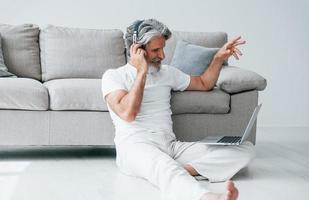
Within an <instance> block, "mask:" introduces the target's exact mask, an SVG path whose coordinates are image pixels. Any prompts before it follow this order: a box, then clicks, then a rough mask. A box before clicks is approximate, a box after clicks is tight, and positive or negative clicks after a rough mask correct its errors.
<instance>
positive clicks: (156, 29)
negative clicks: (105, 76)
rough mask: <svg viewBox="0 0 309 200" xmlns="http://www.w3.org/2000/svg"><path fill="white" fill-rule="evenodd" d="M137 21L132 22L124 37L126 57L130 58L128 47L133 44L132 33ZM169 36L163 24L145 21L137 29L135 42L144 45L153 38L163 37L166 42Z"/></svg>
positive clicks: (153, 20)
mask: <svg viewBox="0 0 309 200" xmlns="http://www.w3.org/2000/svg"><path fill="white" fill-rule="evenodd" d="M138 21H139V20H136V21H134V22H133V23H132V24H131V25H130V26H129V27H127V32H126V34H125V37H124V39H125V45H126V51H127V55H128V56H130V47H131V45H132V44H133V32H134V28H135V25H136V23H138ZM171 35H172V33H171V31H170V30H169V29H168V28H167V26H166V25H164V24H163V23H161V22H159V21H158V20H155V19H145V20H144V21H143V22H142V23H141V24H140V25H139V27H138V37H137V40H136V41H137V43H138V44H142V45H146V44H147V43H148V42H149V41H150V40H151V39H152V38H153V37H155V36H163V37H164V38H165V39H166V40H168V39H169V38H170V37H171Z"/></svg>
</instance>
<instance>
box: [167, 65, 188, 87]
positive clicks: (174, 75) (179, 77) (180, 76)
mask: <svg viewBox="0 0 309 200" xmlns="http://www.w3.org/2000/svg"><path fill="white" fill-rule="evenodd" d="M169 69H170V70H169V71H170V72H169V73H170V75H171V81H172V89H173V90H174V91H178V90H179V91H184V90H185V89H186V88H187V87H188V86H189V84H190V81H191V77H190V75H188V74H186V73H184V72H182V71H181V70H179V69H177V68H176V67H173V66H169Z"/></svg>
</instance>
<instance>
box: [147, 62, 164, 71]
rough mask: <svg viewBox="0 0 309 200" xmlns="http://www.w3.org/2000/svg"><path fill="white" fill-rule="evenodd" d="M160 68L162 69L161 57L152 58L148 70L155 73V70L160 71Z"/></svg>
mask: <svg viewBox="0 0 309 200" xmlns="http://www.w3.org/2000/svg"><path fill="white" fill-rule="evenodd" d="M160 69H161V59H159V58H154V59H152V60H151V62H150V63H149V65H148V72H149V73H155V72H159V71H160Z"/></svg>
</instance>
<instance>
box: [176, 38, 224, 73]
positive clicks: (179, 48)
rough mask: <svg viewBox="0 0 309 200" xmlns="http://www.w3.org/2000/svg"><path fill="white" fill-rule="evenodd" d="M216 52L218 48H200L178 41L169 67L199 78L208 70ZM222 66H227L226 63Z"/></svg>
mask: <svg viewBox="0 0 309 200" xmlns="http://www.w3.org/2000/svg"><path fill="white" fill-rule="evenodd" d="M218 50H219V48H209V47H202V46H198V45H194V44H190V43H188V42H187V41H184V40H179V41H178V42H177V45H176V48H175V52H174V56H173V58H172V62H171V65H172V66H174V67H176V68H178V69H180V70H181V71H183V72H184V73H186V74H189V75H191V76H199V75H201V74H202V73H203V72H204V71H205V70H206V69H207V68H208V66H209V65H210V63H211V61H212V59H213V57H214V55H215V54H216V53H217V51H218ZM223 65H227V61H225V62H224V63H223Z"/></svg>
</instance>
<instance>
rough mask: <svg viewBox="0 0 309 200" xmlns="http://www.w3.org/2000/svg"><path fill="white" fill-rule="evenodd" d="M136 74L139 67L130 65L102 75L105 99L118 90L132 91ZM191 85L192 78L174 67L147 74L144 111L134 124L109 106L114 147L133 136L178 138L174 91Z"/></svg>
mask: <svg viewBox="0 0 309 200" xmlns="http://www.w3.org/2000/svg"><path fill="white" fill-rule="evenodd" d="M136 74H137V70H136V68H135V67H133V66H132V65H131V64H129V63H128V64H126V65H124V66H122V67H119V68H117V69H109V70H107V71H106V72H105V73H104V74H103V76H102V92H103V98H104V100H105V96H106V95H107V94H109V93H110V92H112V91H115V90H119V89H122V90H126V91H128V92H129V91H130V90H131V87H132V86H133V84H134V81H135V78H136ZM189 84H190V76H189V75H187V74H185V73H183V72H182V71H180V70H179V69H177V68H175V67H172V66H168V65H162V66H161V69H160V71H158V72H154V73H147V76H146V82H145V88H144V94H143V100H142V104H141V109H140V112H139V113H138V114H137V116H136V118H135V120H134V121H133V122H127V121H125V120H123V119H121V118H120V117H119V116H118V115H117V114H116V113H114V112H113V110H112V109H111V108H110V107H109V105H107V106H108V110H109V112H110V115H111V118H112V120H113V123H114V126H115V130H116V133H115V135H116V136H115V140H114V141H115V144H116V145H117V144H119V143H120V142H121V141H122V140H123V139H125V138H127V137H129V136H131V135H136V134H139V135H140V136H141V137H142V136H143V135H144V136H147V133H148V132H149V131H151V132H158V134H159V133H168V134H172V135H173V136H175V135H174V133H173V122H172V118H171V115H172V111H171V108H170V98H171V90H174V91H177V90H179V91H183V90H185V89H186V88H187V87H188V86H189Z"/></svg>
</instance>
